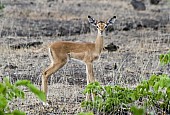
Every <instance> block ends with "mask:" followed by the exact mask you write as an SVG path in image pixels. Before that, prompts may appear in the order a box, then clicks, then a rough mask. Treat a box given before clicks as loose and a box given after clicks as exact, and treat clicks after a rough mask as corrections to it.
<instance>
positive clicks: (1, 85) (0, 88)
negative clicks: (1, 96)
mask: <svg viewBox="0 0 170 115" xmlns="http://www.w3.org/2000/svg"><path fill="white" fill-rule="evenodd" d="M4 90H5V86H4V84H3V83H0V93H2V92H3V91H4Z"/></svg>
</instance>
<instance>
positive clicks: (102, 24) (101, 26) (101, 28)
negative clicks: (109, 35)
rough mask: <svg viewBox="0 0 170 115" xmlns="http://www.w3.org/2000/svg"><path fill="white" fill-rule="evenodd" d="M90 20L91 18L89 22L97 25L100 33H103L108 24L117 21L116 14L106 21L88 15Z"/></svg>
mask: <svg viewBox="0 0 170 115" xmlns="http://www.w3.org/2000/svg"><path fill="white" fill-rule="evenodd" d="M88 20H89V22H90V23H91V24H92V25H93V26H95V27H96V28H97V30H98V33H99V34H103V32H104V31H105V29H106V28H107V27H108V26H110V25H112V24H113V23H114V22H115V20H116V16H113V17H112V18H110V19H109V20H107V21H106V22H104V21H97V20H95V19H94V18H92V17H91V16H88Z"/></svg>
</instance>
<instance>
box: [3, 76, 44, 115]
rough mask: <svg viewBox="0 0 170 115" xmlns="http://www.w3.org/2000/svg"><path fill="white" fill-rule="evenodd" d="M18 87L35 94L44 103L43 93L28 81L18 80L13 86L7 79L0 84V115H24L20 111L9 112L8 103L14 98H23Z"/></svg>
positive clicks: (22, 93)
mask: <svg viewBox="0 0 170 115" xmlns="http://www.w3.org/2000/svg"><path fill="white" fill-rule="evenodd" d="M19 86H25V87H27V88H28V89H29V90H30V91H31V92H32V93H33V94H35V95H36V96H37V97H38V98H39V99H40V100H42V101H44V102H45V101H46V97H45V94H44V92H42V91H40V90H39V89H38V88H36V87H35V86H34V85H33V84H31V82H30V81H28V80H18V81H16V82H15V83H14V84H11V83H10V81H9V78H8V77H6V78H4V80H3V82H2V83H0V100H1V101H0V115H25V112H22V111H20V110H14V111H11V110H10V108H9V106H8V103H9V102H10V101H12V100H13V99H16V98H22V99H24V98H25V94H24V92H23V91H22V90H20V89H19V88H18V87H19Z"/></svg>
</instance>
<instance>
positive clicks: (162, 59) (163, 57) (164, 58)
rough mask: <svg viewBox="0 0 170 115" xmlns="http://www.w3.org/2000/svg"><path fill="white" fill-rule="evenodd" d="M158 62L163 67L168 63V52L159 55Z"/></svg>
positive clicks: (169, 61) (169, 53) (169, 58)
mask: <svg viewBox="0 0 170 115" xmlns="http://www.w3.org/2000/svg"><path fill="white" fill-rule="evenodd" d="M159 60H160V62H161V64H163V65H165V64H168V63H170V51H169V52H168V53H167V54H161V55H160V56H159Z"/></svg>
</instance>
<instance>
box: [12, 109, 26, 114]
mask: <svg viewBox="0 0 170 115" xmlns="http://www.w3.org/2000/svg"><path fill="white" fill-rule="evenodd" d="M12 114H13V115H26V114H25V112H23V111H19V110H14V111H13V112H12Z"/></svg>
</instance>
